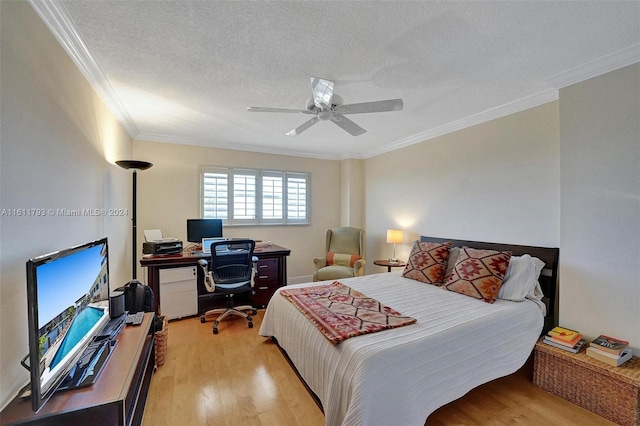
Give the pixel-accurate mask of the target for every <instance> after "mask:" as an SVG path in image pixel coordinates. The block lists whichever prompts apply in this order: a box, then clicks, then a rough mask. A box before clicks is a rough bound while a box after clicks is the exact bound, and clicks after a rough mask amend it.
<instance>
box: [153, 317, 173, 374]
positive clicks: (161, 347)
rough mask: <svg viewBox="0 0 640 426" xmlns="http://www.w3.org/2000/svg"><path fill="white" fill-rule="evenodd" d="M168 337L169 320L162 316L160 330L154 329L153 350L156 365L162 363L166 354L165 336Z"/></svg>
mask: <svg viewBox="0 0 640 426" xmlns="http://www.w3.org/2000/svg"><path fill="white" fill-rule="evenodd" d="M168 337H169V322H168V321H167V317H163V318H162V330H160V331H156V334H155V340H154V350H155V353H156V354H155V356H156V365H157V366H161V365H162V364H164V360H165V356H166V354H167V338H168Z"/></svg>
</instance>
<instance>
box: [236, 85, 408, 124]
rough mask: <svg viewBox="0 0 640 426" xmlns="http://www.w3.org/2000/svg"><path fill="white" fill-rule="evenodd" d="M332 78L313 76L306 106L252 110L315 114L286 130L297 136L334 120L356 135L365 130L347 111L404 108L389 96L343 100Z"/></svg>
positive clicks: (253, 110) (256, 110)
mask: <svg viewBox="0 0 640 426" xmlns="http://www.w3.org/2000/svg"><path fill="white" fill-rule="evenodd" d="M333 86H334V83H333V81H329V80H325V79H322V78H318V77H311V90H312V93H313V97H311V98H309V100H308V101H307V109H287V108H266V107H249V108H247V111H250V112H288V113H292V112H293V113H298V114H310V115H313V116H314V117H312V118H311V119H310V120H308V121H305V122H304V123H302V124H301V125H300V126H298V127H296V128H295V129H293V130H291V131H289V132H287V133H286V135H287V136H295V135H299V134H300V133H302V132H304V131H305V130H307V129H308V128H309V127H311V126H313V125H314V124H316V123H317V122H319V121H331V122H332V123H334V124H336V125H337V126H338V127H341V128H342V129H344V130H345V131H347V132H348V133H349V134H351V135H353V136H359V135H361V134H363V133H365V132H366V130H365V129H363V128H362V127H360V126H358V125H357V124H356V123H354V122H353V121H351V120H349V119H348V118H347V117H345V115H346V114H364V113H369V112H386V111H402V106H403V104H402V99H388V100H384V101H374V102H363V103H359V104H348V105H343V104H342V98H341V97H340V96H338V95H336V94H334V93H333Z"/></svg>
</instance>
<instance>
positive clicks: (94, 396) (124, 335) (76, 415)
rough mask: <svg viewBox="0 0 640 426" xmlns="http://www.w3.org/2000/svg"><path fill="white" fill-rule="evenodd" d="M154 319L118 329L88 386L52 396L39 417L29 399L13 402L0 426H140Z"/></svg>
mask: <svg viewBox="0 0 640 426" xmlns="http://www.w3.org/2000/svg"><path fill="white" fill-rule="evenodd" d="M153 316H154V314H153V313H146V314H145V315H144V320H143V322H142V325H141V326H136V327H133V326H130V327H125V328H124V329H123V330H122V332H121V333H120V334H119V335H118V337H117V338H116V339H115V340H116V341H117V344H116V345H115V346H114V347H113V348H112V353H111V356H110V358H109V360H108V362H107V363H106V365H105V366H104V369H103V370H102V372H101V373H100V376H99V377H98V380H97V381H96V382H95V383H94V384H93V385H90V386H85V387H81V388H77V389H72V390H66V391H63V392H56V393H54V394H53V396H52V397H51V399H49V401H47V403H46V404H45V405H44V406H43V407H42V408H41V409H40V411H38V413H34V412H33V410H32V409H31V400H30V399H29V398H20V397H16V398H15V399H14V400H13V401H12V402H11V403H10V404H9V405H8V406H7V407H6V408H5V409H4V410H2V412H1V413H0V424H1V425H14V424H15V425H18V424H29V425H44V424H46V425H72V424H91V425H92V426H93V425H105V426H106V425H127V426H128V425H140V424H141V423H142V415H143V414H144V406H145V403H146V399H147V393H148V391H149V385H150V383H151V375H152V373H153V370H154V367H155V357H154V348H153V339H154V336H153V328H152V327H153Z"/></svg>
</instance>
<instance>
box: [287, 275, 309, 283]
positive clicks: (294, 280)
mask: <svg viewBox="0 0 640 426" xmlns="http://www.w3.org/2000/svg"><path fill="white" fill-rule="evenodd" d="M310 282H313V275H303V276H301V277H287V284H304V283H310Z"/></svg>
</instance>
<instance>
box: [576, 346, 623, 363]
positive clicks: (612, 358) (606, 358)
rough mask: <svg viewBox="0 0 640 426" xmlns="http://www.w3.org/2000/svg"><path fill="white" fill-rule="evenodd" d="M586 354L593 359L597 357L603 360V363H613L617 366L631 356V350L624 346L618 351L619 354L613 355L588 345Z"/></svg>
mask: <svg viewBox="0 0 640 426" xmlns="http://www.w3.org/2000/svg"><path fill="white" fill-rule="evenodd" d="M587 355H588V356H590V357H591V358H593V359H597V360H598V361H601V362H604V363H605V364H609V365H613V366H614V367H619V366H621V365H622V364H624V363H625V362H627V361H629V360H630V359H631V357H632V356H633V351H632V350H631V349H629V348H625V349H623V350H622V352H620V355H617V356H616V355H613V354H611V353H609V352H603V351H601V350H598V349H596V348H594V347H593V346H589V347H588V348H587Z"/></svg>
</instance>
